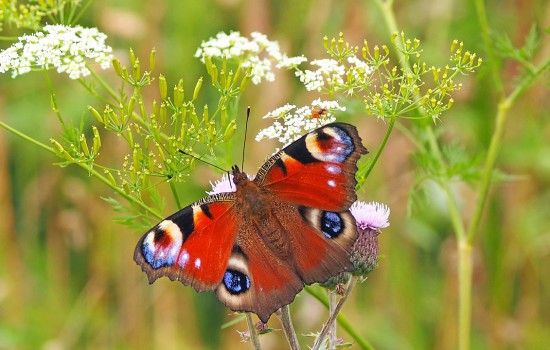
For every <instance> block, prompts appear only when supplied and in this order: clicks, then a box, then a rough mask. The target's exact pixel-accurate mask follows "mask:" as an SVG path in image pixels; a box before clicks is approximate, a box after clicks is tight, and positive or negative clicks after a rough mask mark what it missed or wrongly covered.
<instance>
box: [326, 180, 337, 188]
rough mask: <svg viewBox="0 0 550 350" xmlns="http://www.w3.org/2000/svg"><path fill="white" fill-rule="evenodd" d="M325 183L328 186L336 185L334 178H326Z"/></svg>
mask: <svg viewBox="0 0 550 350" xmlns="http://www.w3.org/2000/svg"><path fill="white" fill-rule="evenodd" d="M327 184H328V185H329V186H330V187H336V181H334V180H328V181H327Z"/></svg>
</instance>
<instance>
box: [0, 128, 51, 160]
mask: <svg viewBox="0 0 550 350" xmlns="http://www.w3.org/2000/svg"><path fill="white" fill-rule="evenodd" d="M0 126H1V127H3V128H4V129H6V130H7V131H9V132H11V133H12V134H14V135H16V136H19V137H20V138H22V139H23V140H25V141H28V142H30V143H32V144H33V145H35V146H38V147H40V148H42V149H43V150H45V151H48V152H51V153H53V154H55V150H54V149H53V147H50V146H47V145H45V144H43V143H42V142H40V141H37V140H35V139H33V138H32V137H29V136H27V135H25V134H23V133H22V132H20V131H19V130H17V129H14V128H12V127H11V126H9V125H8V124H6V123H4V122H3V121H0Z"/></svg>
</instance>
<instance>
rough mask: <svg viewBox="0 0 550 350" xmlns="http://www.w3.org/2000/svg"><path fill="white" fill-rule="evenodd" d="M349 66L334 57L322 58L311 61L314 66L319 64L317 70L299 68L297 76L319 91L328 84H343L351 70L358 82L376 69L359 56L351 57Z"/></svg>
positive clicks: (310, 87) (305, 83) (309, 87)
mask: <svg viewBox="0 0 550 350" xmlns="http://www.w3.org/2000/svg"><path fill="white" fill-rule="evenodd" d="M348 63H349V64H350V66H349V67H346V66H344V65H342V64H339V63H338V61H336V60H334V59H322V60H314V61H311V65H312V66H317V67H318V68H317V69H316V70H313V71H312V70H307V69H306V70H304V71H301V70H297V71H296V76H297V77H298V78H299V79H300V81H301V82H302V83H303V84H304V86H305V88H306V89H307V90H308V91H319V92H321V90H322V88H323V87H325V86H327V85H343V84H344V81H345V77H346V75H347V74H349V73H348V72H351V74H352V76H353V78H354V79H355V81H356V82H359V83H360V81H359V80H364V77H367V76H369V75H370V74H371V73H372V71H373V70H374V69H373V68H372V67H370V66H369V65H368V64H367V63H366V62H364V61H361V60H360V59H358V58H357V57H349V58H348Z"/></svg>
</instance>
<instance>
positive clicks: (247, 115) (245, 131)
mask: <svg viewBox="0 0 550 350" xmlns="http://www.w3.org/2000/svg"><path fill="white" fill-rule="evenodd" d="M248 119H250V106H248V108H247V109H246V123H245V124H244V144H243V158H242V163H241V170H242V171H244V150H245V148H246V135H247V134H248Z"/></svg>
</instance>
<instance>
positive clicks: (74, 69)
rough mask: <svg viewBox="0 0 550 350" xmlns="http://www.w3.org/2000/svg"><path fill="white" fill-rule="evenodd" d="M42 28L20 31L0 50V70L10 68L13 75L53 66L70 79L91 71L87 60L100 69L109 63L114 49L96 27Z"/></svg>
mask: <svg viewBox="0 0 550 350" xmlns="http://www.w3.org/2000/svg"><path fill="white" fill-rule="evenodd" d="M43 30H44V31H43V32H36V33H34V34H31V35H23V36H21V37H20V38H19V41H18V42H17V43H15V44H13V45H12V46H10V47H8V48H7V49H5V50H4V51H2V52H0V73H6V72H7V71H10V70H11V72H12V78H15V77H16V76H18V75H21V74H24V73H27V72H30V71H31V70H33V69H50V68H56V69H57V72H58V73H67V74H68V75H69V77H70V78H71V79H79V78H81V77H84V76H87V75H89V74H90V70H89V69H88V68H87V67H86V64H87V62H89V61H94V62H95V63H97V64H99V66H100V67H101V68H103V69H107V68H109V67H110V65H111V60H112V59H113V57H112V55H111V52H112V51H113V49H112V48H111V47H110V46H108V45H105V39H107V36H106V35H105V34H103V33H101V32H100V31H99V30H97V28H83V27H81V26H75V27H69V26H64V25H47V26H44V29H43Z"/></svg>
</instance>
